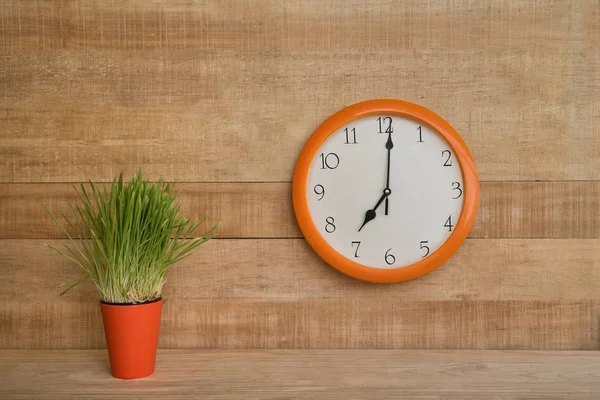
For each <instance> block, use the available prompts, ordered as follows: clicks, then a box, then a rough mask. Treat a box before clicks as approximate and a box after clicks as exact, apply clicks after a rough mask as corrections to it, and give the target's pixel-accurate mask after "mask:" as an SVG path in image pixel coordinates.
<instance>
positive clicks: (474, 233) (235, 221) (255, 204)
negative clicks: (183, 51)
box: [0, 181, 600, 239]
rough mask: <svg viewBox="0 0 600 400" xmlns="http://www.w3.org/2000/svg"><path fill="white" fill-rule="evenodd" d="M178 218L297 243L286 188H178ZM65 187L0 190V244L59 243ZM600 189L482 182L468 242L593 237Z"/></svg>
mask: <svg viewBox="0 0 600 400" xmlns="http://www.w3.org/2000/svg"><path fill="white" fill-rule="evenodd" d="M175 188H176V190H177V191H180V198H179V199H180V203H181V206H182V212H183V213H184V214H185V215H187V216H190V217H195V218H199V219H206V224H205V225H203V226H202V227H201V229H199V230H198V231H197V232H196V233H197V234H201V233H202V232H204V231H203V230H202V228H208V227H210V226H212V225H213V224H214V223H215V222H217V221H220V222H222V225H221V228H220V229H219V231H218V232H219V237H220V238H299V237H301V233H300V230H299V229H298V226H297V224H296V219H295V217H294V212H293V209H292V200H291V185H290V184H289V183H179V184H176V185H175ZM77 200H78V199H77V195H76V192H75V188H74V187H73V185H72V184H66V183H56V184H0V239H14V238H22V239H27V238H43V239H46V238H64V237H65V235H64V233H63V232H62V231H61V230H60V229H59V228H58V227H57V226H56V225H55V224H54V222H53V221H52V219H51V218H50V216H49V215H48V214H47V213H46V212H45V211H44V209H43V205H47V206H48V207H49V208H50V209H51V210H52V212H54V213H55V214H57V215H60V213H63V212H65V213H68V208H67V201H69V202H77ZM598 209H600V182H597V181H589V182H588V181H586V182H482V183H481V197H480V205H479V210H478V214H477V219H476V221H475V224H474V225H473V229H472V230H471V233H470V237H471V238H600V218H599V217H598Z"/></svg>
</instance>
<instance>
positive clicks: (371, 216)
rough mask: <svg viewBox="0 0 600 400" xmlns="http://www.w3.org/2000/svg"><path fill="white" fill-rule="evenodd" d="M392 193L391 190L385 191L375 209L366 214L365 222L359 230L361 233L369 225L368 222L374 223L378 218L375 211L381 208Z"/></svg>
mask: <svg viewBox="0 0 600 400" xmlns="http://www.w3.org/2000/svg"><path fill="white" fill-rule="evenodd" d="M390 193H391V191H390V190H389V189H385V190H384V191H383V194H382V195H381V197H380V198H379V200H378V201H377V204H375V207H373V208H372V209H371V210H367V212H366V213H365V220H364V221H363V223H362V225H361V226H360V228H358V231H359V232H360V230H361V229H362V228H363V227H364V226H365V225H366V224H367V222H369V221H372V220H373V219H374V218H375V217H376V216H377V213H376V212H375V210H377V207H379V206H380V205H381V203H382V202H383V200H384V199H385V198H387V197H388V195H389V194H390Z"/></svg>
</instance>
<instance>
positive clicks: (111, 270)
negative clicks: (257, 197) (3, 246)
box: [44, 170, 219, 379]
mask: <svg viewBox="0 0 600 400" xmlns="http://www.w3.org/2000/svg"><path fill="white" fill-rule="evenodd" d="M76 191H77V194H78V195H79V199H80V200H81V204H80V205H72V204H70V203H68V208H69V212H68V213H66V215H65V213H63V214H62V218H63V219H64V221H63V222H61V221H59V219H58V218H57V217H56V216H54V214H52V212H51V211H50V210H48V208H47V207H46V206H44V208H45V209H46V211H47V212H48V213H49V214H50V216H51V217H52V218H53V220H54V222H55V223H56V224H57V225H58V226H59V227H60V228H61V229H62V231H63V232H64V233H65V234H66V235H67V237H68V239H69V243H71V245H72V246H70V245H67V244H65V245H63V246H64V249H62V248H61V249H58V248H56V247H54V246H50V245H47V246H48V247H49V248H50V249H51V250H53V251H55V252H57V253H58V254H60V255H61V256H63V257H66V258H67V259H69V260H70V261H72V262H74V263H76V264H77V265H79V267H81V269H83V272H84V276H83V277H82V278H81V279H78V280H76V281H72V282H67V283H65V284H64V285H67V288H66V290H65V291H64V292H62V293H61V295H63V294H65V293H66V292H67V291H69V290H70V289H71V288H72V287H74V286H76V285H77V284H79V283H81V282H83V281H86V280H91V281H92V282H93V283H94V284H95V286H96V289H97V290H98V293H99V295H100V306H101V311H102V320H103V323H104V331H105V335H106V344H107V347H108V354H109V359H110V366H111V373H112V375H113V376H114V377H116V378H121V379H135V378H141V377H144V376H148V375H151V374H152V373H153V372H154V365H155V360H156V349H157V345H158V334H159V327H160V318H161V311H162V303H163V298H162V295H161V291H162V288H163V284H164V283H165V275H166V273H167V271H168V269H169V268H170V267H171V266H172V265H173V264H175V263H177V262H178V261H180V260H181V259H183V258H184V257H187V256H188V255H190V253H191V252H192V251H193V250H194V249H195V248H197V247H198V246H200V245H202V244H203V243H205V242H207V241H208V240H210V239H211V238H212V237H214V233H213V232H214V231H215V229H216V228H217V227H218V226H219V224H217V225H215V226H214V227H212V228H211V229H209V230H208V231H207V232H205V233H204V234H202V235H201V236H199V237H195V238H190V235H191V234H192V233H193V232H194V231H195V230H196V228H197V227H198V226H199V224H200V223H201V222H198V220H196V219H195V220H189V219H187V218H185V217H183V216H182V215H180V210H179V208H180V207H179V205H178V204H177V203H176V198H177V194H176V193H174V192H173V185H172V184H166V183H165V182H164V180H163V179H162V178H161V179H160V180H159V181H158V183H150V182H148V181H144V180H143V179H142V172H141V170H140V171H138V174H137V176H134V177H133V178H132V180H131V181H130V182H129V183H125V182H123V174H122V173H121V174H120V176H119V179H118V180H117V179H114V180H113V182H112V184H111V185H110V188H109V190H108V191H107V189H106V187H104V188H102V189H101V188H100V187H98V185H97V184H95V183H93V182H91V181H90V182H89V188H88V189H86V187H85V185H84V184H83V183H81V184H80V190H77V189H76Z"/></svg>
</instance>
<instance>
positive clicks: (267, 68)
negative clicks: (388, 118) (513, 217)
mask: <svg viewBox="0 0 600 400" xmlns="http://www.w3.org/2000/svg"><path fill="white" fill-rule="evenodd" d="M355 3H356V4H352V3H347V2H344V3H340V2H336V1H333V0H329V1H326V2H322V1H317V0H311V1H309V2H289V3H287V4H286V5H283V6H282V5H280V4H279V3H278V2H274V1H267V0H262V1H253V2H242V3H240V2H234V1H229V2H218V3H215V4H211V5H210V6H209V5H207V4H206V3H205V2H185V3H184V2H174V3H172V4H163V3H147V2H146V1H142V0H138V1H130V2H127V5H126V6H123V7H118V8H115V7H113V6H111V5H104V4H100V3H96V2H93V1H89V0H88V1H83V2H80V3H77V4H76V5H75V4H70V3H64V2H41V1H34V2H27V3H25V4H21V3H13V2H11V3H3V5H2V6H1V7H2V9H1V14H2V24H1V27H0V48H1V49H2V50H3V52H2V56H0V57H1V58H0V64H1V65H2V68H0V85H1V86H0V90H1V91H2V92H3V96H0V115H1V116H2V127H3V132H2V139H1V141H0V144H1V147H0V149H1V150H0V151H1V153H0V155H1V156H2V158H3V159H4V160H5V161H4V162H2V163H0V182H72V181H79V180H85V179H87V178H91V179H93V180H100V181H109V180H111V179H112V178H113V177H114V176H115V175H117V174H118V173H119V172H120V171H124V172H125V173H127V174H131V173H133V172H134V171H135V170H136V169H137V168H138V167H143V168H144V169H145V171H146V172H147V173H148V174H149V176H152V177H155V178H157V177H158V176H159V175H163V176H165V178H166V179H168V180H171V181H179V182H182V181H185V182H209V181H210V182H215V181H254V182H257V181H289V180H290V179H291V174H292V170H293V167H294V163H295V160H296V158H297V156H298V154H299V151H300V148H301V146H302V144H303V143H304V142H305V141H306V139H307V138H308V136H309V135H310V134H311V133H312V131H313V130H314V129H315V128H316V127H317V126H318V125H319V124H320V123H321V122H322V121H323V120H324V119H325V118H327V117H328V116H329V115H331V114H332V113H334V112H335V111H337V110H339V109H340V108H342V107H344V106H347V105H349V104H352V103H354V102H357V101H361V100H365V99H369V98H381V97H394V98H398V97H401V98H403V99H405V100H409V101H414V102H418V103H421V104H423V105H425V106H427V107H429V108H431V109H433V110H434V111H435V112H437V113H438V114H440V115H441V116H443V117H444V118H445V119H447V120H448V121H449V122H450V123H451V124H452V125H453V126H455V127H456V128H457V130H458V131H459V132H460V133H461V134H462V135H463V137H464V138H465V140H466V142H467V144H468V145H469V147H470V148H471V150H472V152H473V154H474V156H475V160H476V162H477V167H478V170H479V173H480V177H481V179H482V180H489V181H503V180H534V179H541V180H589V179H600V131H599V129H600V127H599V126H598V124H597V123H595V121H597V120H598V118H599V117H600V51H599V49H600V33H599V32H598V29H597V26H598V25H600V11H599V7H600V6H598V2H597V1H594V0H588V1H581V2H578V3H576V4H574V5H571V4H570V3H568V2H561V1H554V2H543V3H542V2H531V1H529V0H517V1H511V2H500V1H498V2H492V3H491V4H488V3H477V2H471V1H468V0H461V1H440V2H436V3H431V2H424V1H422V0H411V1H408V2H404V3H403V4H402V5H400V6H398V4H397V3H396V2H393V1H391V0H387V1H372V2H369V3H366V4H365V3H363V2H355ZM224 149H227V150H224ZM549 154H550V155H551V156H548V155H549Z"/></svg>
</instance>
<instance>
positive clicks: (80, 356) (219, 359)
mask: <svg viewBox="0 0 600 400" xmlns="http://www.w3.org/2000/svg"><path fill="white" fill-rule="evenodd" d="M0 360H1V361H0V377H1V378H2V380H3V382H4V383H3V385H2V386H0V396H1V397H2V398H3V399H6V400H13V399H14V400H16V399H28V400H29V399H44V400H54V399H57V400H58V399H60V400H62V399H65V398H72V397H77V398H79V397H85V398H86V399H106V398H111V399H131V398H132V397H133V398H138V397H139V398H144V399H149V400H151V399H164V398H165V394H166V393H168V396H175V397H176V398H178V399H198V398H202V399H207V400H208V399H215V400H217V399H227V400H231V399H244V400H250V399H262V400H269V399H271V400H275V399H277V400H281V399H311V400H320V399H323V400H325V399H326V400H332V399H334V400H335V399H340V400H341V399H344V400H346V399H357V400H359V399H360V400H375V399H377V400H380V399H382V398H386V399H410V400H433V399H446V400H451V399H456V400H480V399H503V400H522V399H530V400H537V399H539V400H563V399H567V398H568V399H573V400H579V399H582V400H583V399H587V400H595V399H597V398H598V397H600V386H599V385H598V375H599V374H600V354H599V353H598V352H587V351H578V352H572V351H570V352H567V351H560V352H558V351H513V352H502V351H475V352H473V351H390V350H385V351H382V350H364V351H356V350H354V351H348V350H337V351H331V350H329V351H327V350H312V351H284V350H277V351H275V350H271V351H261V350H253V351H248V350H247V351H215V350H213V351H202V350H195V351H189V350H186V351H182V350H159V352H158V357H157V363H156V371H155V373H154V375H152V376H151V377H148V378H145V379H142V380H136V381H126V380H118V379H113V378H112V377H111V376H110V372H109V366H108V361H107V354H106V351H104V350H87V351H10V350H4V351H0ZM32 382H35V384H32Z"/></svg>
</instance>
